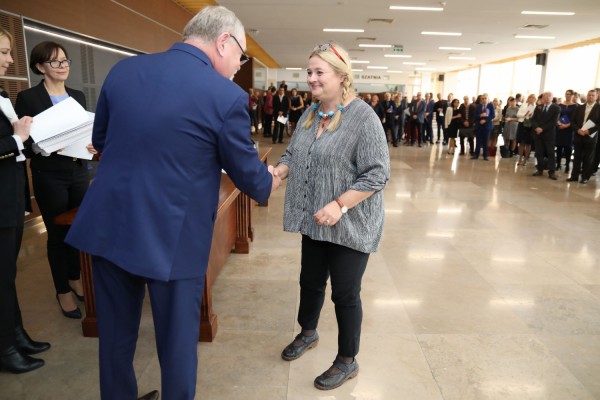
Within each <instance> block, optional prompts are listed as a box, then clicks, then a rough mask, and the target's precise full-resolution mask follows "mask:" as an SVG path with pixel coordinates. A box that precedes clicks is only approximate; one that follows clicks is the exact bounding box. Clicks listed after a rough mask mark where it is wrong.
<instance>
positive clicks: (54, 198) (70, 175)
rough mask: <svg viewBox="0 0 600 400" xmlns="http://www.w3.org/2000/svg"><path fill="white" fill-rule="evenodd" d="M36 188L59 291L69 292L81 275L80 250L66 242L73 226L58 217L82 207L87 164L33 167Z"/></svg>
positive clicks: (75, 162) (85, 186)
mask: <svg viewBox="0 0 600 400" xmlns="http://www.w3.org/2000/svg"><path fill="white" fill-rule="evenodd" d="M31 177H32V181H33V191H34V193H35V199H36V201H37V204H38V206H39V207H40V212H41V213H42V218H43V220H44V225H46V231H47V233H48V241H47V250H48V262H49V264H50V270H51V271H52V279H53V281H54V287H55V289H56V293H69V291H70V290H71V288H70V286H69V280H78V279H79V277H80V269H79V251H78V250H77V249H75V248H73V247H71V246H69V245H68V244H66V243H65V236H67V232H69V226H65V225H56V224H55V223H54V222H53V220H54V218H55V217H56V216H58V215H60V214H62V213H64V212H67V211H69V210H71V209H73V208H75V207H79V205H80V204H81V201H82V200H83V196H84V195H85V192H86V190H87V188H88V185H89V177H88V170H87V164H85V163H82V162H81V161H73V162H72V165H71V164H70V167H69V168H68V169H63V170H58V171H50V170H38V169H32V170H31Z"/></svg>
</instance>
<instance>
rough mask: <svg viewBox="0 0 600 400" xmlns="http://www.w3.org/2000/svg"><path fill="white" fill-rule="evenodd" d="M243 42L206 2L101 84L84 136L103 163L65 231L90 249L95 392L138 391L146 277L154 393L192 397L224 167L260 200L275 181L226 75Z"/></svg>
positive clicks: (105, 395) (228, 19)
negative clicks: (88, 134)
mask: <svg viewBox="0 0 600 400" xmlns="http://www.w3.org/2000/svg"><path fill="white" fill-rule="evenodd" d="M245 45H246V40H245V34H244V27H243V26H242V23H241V22H240V21H239V19H238V18H237V17H236V16H235V14H233V13H232V12H231V11H229V10H228V9H226V8H224V7H205V8H204V9H202V11H200V12H199V13H198V14H197V15H196V16H194V17H193V18H192V19H191V20H190V22H189V23H188V24H187V25H186V27H185V28H184V32H183V43H176V44H174V45H173V46H172V47H171V48H170V49H169V50H168V51H166V52H164V53H158V54H150V55H140V56H136V57H131V58H127V59H125V60H122V61H120V62H119V63H118V64H116V65H115V66H114V68H113V69H112V70H111V71H110V73H109V75H108V76H107V78H106V81H105V82H104V85H103V87H102V92H101V94H100V98H99V100H98V105H97V111H96V119H95V122H94V130H93V135H92V142H93V144H94V147H95V148H96V149H97V150H98V151H99V152H101V160H100V163H99V167H98V171H97V174H96V178H95V180H94V182H93V183H92V184H91V186H90V188H89V190H88V192H87V194H86V196H85V198H84V201H83V203H82V204H81V207H80V208H79V211H78V213H77V217H76V219H75V221H74V224H73V226H72V227H71V229H70V232H69V235H68V236H67V242H68V243H70V244H71V245H73V246H74V247H76V248H78V249H81V250H83V251H85V252H88V253H89V254H91V255H92V261H93V273H94V290H95V294H96V301H97V315H98V333H99V357H100V392H101V398H102V399H103V400H126V399H127V400H131V399H135V398H136V397H137V384H136V376H135V371H134V369H133V358H134V353H135V346H136V341H137V335H138V329H139V324H140V318H141V311H142V303H143V299H144V292H145V286H146V285H147V286H148V291H149V294H150V301H151V305H152V314H153V319H154V328H155V334H156V345H157V351H158V358H159V362H160V366H161V377H162V379H161V382H162V391H163V396H162V397H163V398H165V399H193V398H194V395H195V390H196V371H197V362H198V360H197V341H198V337H199V329H200V328H199V326H200V305H201V301H202V290H203V285H204V275H205V272H206V268H207V263H208V256H209V252H210V245H211V240H212V234H213V227H214V222H215V218H216V216H217V204H218V201H219V187H220V182H221V170H222V169H224V170H225V171H226V172H227V174H228V175H229V177H230V178H231V180H232V181H233V182H234V184H235V185H236V186H237V187H238V188H239V189H240V190H241V191H243V192H244V193H247V194H248V195H249V196H251V197H252V198H254V199H255V200H256V201H258V202H263V201H265V200H266V199H267V198H268V197H269V195H270V193H271V191H272V189H274V188H276V187H277V186H278V183H279V180H278V178H273V177H272V173H270V172H271V171H272V167H269V168H268V169H267V167H266V166H265V165H264V164H263V163H262V162H260V161H259V159H258V157H257V153H256V150H255V149H254V148H253V147H252V143H251V141H250V138H249V135H248V132H249V131H250V118H249V114H248V94H247V93H246V92H245V91H244V90H242V89H241V88H240V87H239V86H237V85H236V84H235V83H233V82H232V81H231V80H230V78H231V77H232V76H233V75H234V74H235V73H236V72H237V71H238V70H239V69H240V66H241V64H242V63H243V62H244V61H246V60H248V57H247V56H246V54H245V52H244V50H243V47H245ZM154 393H156V392H154ZM155 397H157V394H156V395H152V396H151V397H150V398H155Z"/></svg>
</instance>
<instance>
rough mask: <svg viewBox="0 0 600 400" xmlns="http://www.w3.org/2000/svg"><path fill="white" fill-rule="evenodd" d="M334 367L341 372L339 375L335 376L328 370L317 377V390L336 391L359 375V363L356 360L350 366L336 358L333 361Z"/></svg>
mask: <svg viewBox="0 0 600 400" xmlns="http://www.w3.org/2000/svg"><path fill="white" fill-rule="evenodd" d="M333 366H334V367H335V368H337V369H339V370H340V371H341V372H340V373H339V374H333V373H331V372H329V370H327V371H325V372H323V373H322V374H321V375H319V376H317V378H316V379H315V387H316V388H317V389H321V390H330V389H335V388H336V387H340V386H342V384H343V383H344V382H346V381H347V380H348V379H352V378H354V377H355V376H356V375H358V363H357V362H356V359H354V360H352V362H351V363H350V364H346V363H345V362H342V361H340V360H338V359H337V358H336V359H335V361H333Z"/></svg>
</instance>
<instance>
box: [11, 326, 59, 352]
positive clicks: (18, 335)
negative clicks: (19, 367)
mask: <svg viewBox="0 0 600 400" xmlns="http://www.w3.org/2000/svg"><path fill="white" fill-rule="evenodd" d="M15 344H16V348H17V349H18V350H19V351H20V352H21V353H22V354H27V355H29V354H37V353H41V352H42V351H46V350H48V349H49V348H50V343H46V342H36V341H35V340H33V339H31V338H30V337H29V335H28V334H27V332H25V329H23V327H22V326H18V327H17V328H16V329H15Z"/></svg>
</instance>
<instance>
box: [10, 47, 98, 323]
mask: <svg viewBox="0 0 600 400" xmlns="http://www.w3.org/2000/svg"><path fill="white" fill-rule="evenodd" d="M70 65H71V60H70V59H69V57H68V54H67V50H66V49H65V48H64V47H63V46H62V45H60V44H58V43H55V42H48V41H47V42H42V43H39V44H38V45H36V46H35V47H34V48H33V50H31V56H30V58H29V67H30V68H31V71H32V72H33V73H34V74H37V75H43V76H44V79H43V80H42V82H40V84H38V85H37V86H35V87H32V88H30V89H27V90H24V91H22V92H21V93H19V94H18V96H17V103H16V111H17V114H18V115H19V116H20V117H23V116H26V115H27V116H30V117H35V116H36V115H38V114H39V113H41V112H42V111H45V110H47V109H48V108H50V107H52V106H53V105H55V104H58V103H60V102H61V101H63V100H65V99H67V98H69V97H72V98H73V99H75V100H76V101H77V102H78V103H79V104H81V106H82V107H84V108H85V106H86V104H85V96H84V95H83V92H81V91H79V90H74V89H70V88H68V87H66V86H65V81H66V80H67V78H68V77H69V67H70ZM34 121H35V118H34ZM34 124H35V122H34ZM90 152H94V150H93V148H91V149H90ZM29 155H31V164H30V165H31V176H32V180H33V190H34V194H35V199H36V201H37V204H38V206H39V208H40V211H41V213H42V218H43V219H44V224H45V225H46V231H47V232H48V244H47V249H48V262H49V264H50V269H51V271H52V278H53V280H54V287H55V289H56V299H57V300H58V303H59V306H60V308H61V310H62V313H63V315H64V316H65V317H68V318H81V310H80V309H79V307H78V306H77V304H76V302H75V299H74V298H73V295H72V294H71V292H73V294H75V296H76V297H77V298H78V299H79V300H80V301H83V287H82V285H81V280H80V270H79V252H78V251H77V250H76V249H74V248H73V247H71V246H69V245H68V244H66V243H65V242H64V239H65V236H66V235H67V232H68V230H69V227H68V226H64V225H56V224H54V222H53V220H54V218H55V217H56V216H58V215H60V214H62V213H64V212H66V211H68V210H70V209H72V208H75V207H79V204H80V203H81V200H82V199H83V196H84V194H85V192H86V190H87V187H88V185H89V176H88V165H87V161H86V160H83V159H80V158H73V157H66V156H61V155H59V154H57V153H56V152H55V153H51V154H50V155H47V156H45V155H42V154H33V153H31V154H29Z"/></svg>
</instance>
